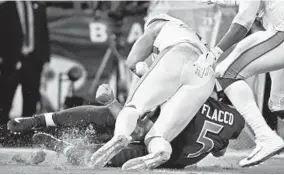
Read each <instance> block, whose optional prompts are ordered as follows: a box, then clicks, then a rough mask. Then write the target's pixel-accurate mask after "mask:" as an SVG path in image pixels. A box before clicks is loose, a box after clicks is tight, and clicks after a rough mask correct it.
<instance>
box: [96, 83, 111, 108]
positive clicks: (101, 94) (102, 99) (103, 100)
mask: <svg viewBox="0 0 284 175" xmlns="http://www.w3.org/2000/svg"><path fill="white" fill-rule="evenodd" d="M96 100H97V101H98V102H99V103H100V104H103V105H107V104H109V103H111V102H112V101H113V100H114V94H113V91H112V89H111V88H110V86H109V85H108V84H102V85H100V86H99V88H98V90H97V93H96Z"/></svg>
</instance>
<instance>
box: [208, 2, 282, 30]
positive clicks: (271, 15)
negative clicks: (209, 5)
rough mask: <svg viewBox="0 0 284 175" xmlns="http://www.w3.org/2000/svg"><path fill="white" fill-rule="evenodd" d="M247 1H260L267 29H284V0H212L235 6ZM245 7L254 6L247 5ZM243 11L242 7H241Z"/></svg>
mask: <svg viewBox="0 0 284 175" xmlns="http://www.w3.org/2000/svg"><path fill="white" fill-rule="evenodd" d="M246 1H255V2H257V1H258V2H259V9H258V14H257V15H258V16H257V17H259V18H262V20H263V25H264V27H265V28H266V29H267V30H275V31H284V1H283V0H211V2H213V3H217V4H220V5H227V6H234V5H240V6H241V5H242V4H245V2H246ZM244 7H245V8H253V7H246V5H244ZM239 11H241V9H239Z"/></svg>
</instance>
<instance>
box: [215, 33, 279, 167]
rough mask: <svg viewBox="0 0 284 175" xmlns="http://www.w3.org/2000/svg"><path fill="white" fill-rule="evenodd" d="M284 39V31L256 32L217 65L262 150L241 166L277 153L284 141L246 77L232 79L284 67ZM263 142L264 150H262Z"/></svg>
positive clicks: (229, 95) (225, 87)
mask: <svg viewBox="0 0 284 175" xmlns="http://www.w3.org/2000/svg"><path fill="white" fill-rule="evenodd" d="M283 41H284V33H282V32H277V33H273V32H256V33H254V34H252V35H250V36H248V37H247V38H245V39H244V41H242V42H240V43H239V44H238V45H237V47H236V49H235V50H234V51H233V52H232V53H231V54H230V55H229V56H228V58H227V59H226V60H224V61H223V62H221V63H220V64H219V65H217V68H216V72H217V73H220V74H221V75H222V78H224V79H221V80H220V82H221V84H222V85H223V87H224V89H225V93H226V94H227V96H228V97H229V99H230V100H231V102H232V103H233V105H234V106H235V107H236V109H237V110H238V111H239V113H240V114H241V115H243V116H244V118H245V120H246V121H247V123H248V124H249V125H250V126H251V128H252V129H253V131H254V133H255V135H256V140H257V142H256V143H257V147H256V149H257V150H258V153H257V154H254V155H251V156H249V157H248V158H247V159H244V160H243V161H241V162H240V165H241V166H251V165H254V164H258V163H260V162H262V161H264V160H266V159H267V158H269V157H270V156H273V155H275V154H276V152H278V151H279V150H281V149H282V148H283V147H284V142H283V140H282V139H281V138H280V137H279V136H277V134H276V133H274V132H273V131H272V130H271V129H270V128H269V127H268V125H267V123H266V122H265V120H264V118H263V116H262V113H261V111H260V110H259V108H258V107H257V105H256V102H255V99H254V96H253V92H252V90H251V89H250V87H249V86H248V85H247V84H246V83H245V82H244V81H243V80H241V81H235V82H234V83H232V81H230V80H232V79H235V80H237V79H245V78H248V77H250V76H252V75H256V74H259V73H264V72H269V71H272V70H277V69H280V68H283V67H284V61H283V60H284V55H283V54H281V50H283V49H284V42H283ZM228 80H229V81H228ZM261 145H262V149H259V148H260V147H259V146H261ZM263 145H265V146H263Z"/></svg>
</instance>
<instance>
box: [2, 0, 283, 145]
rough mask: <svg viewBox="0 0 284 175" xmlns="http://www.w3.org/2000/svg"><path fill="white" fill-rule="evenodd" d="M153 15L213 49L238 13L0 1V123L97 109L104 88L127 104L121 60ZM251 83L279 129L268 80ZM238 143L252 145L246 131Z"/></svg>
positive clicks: (189, 4) (213, 8)
mask: <svg viewBox="0 0 284 175" xmlns="http://www.w3.org/2000/svg"><path fill="white" fill-rule="evenodd" d="M157 13H167V14H170V15H172V16H174V17H177V18H179V19H181V20H183V21H184V22H185V23H187V24H188V25H190V26H191V27H192V28H194V29H195V30H196V31H197V33H199V35H200V36H201V37H202V38H203V39H204V40H205V41H206V42H207V43H208V44H209V45H211V46H214V45H215V44H216V43H217V42H218V41H219V40H220V38H221V37H222V36H223V35H224V34H225V32H226V31H227V30H228V28H229V26H230V22H231V21H232V19H233V17H234V16H235V14H236V9H235V8H224V7H220V6H217V5H210V6H208V5H206V4H201V3H198V2H197V1H167V0H156V1H47V2H45V1H22V2H20V3H19V2H18V1H17V2H16V1H1V2H0V21H1V20H2V23H4V22H5V23H6V25H5V27H2V26H1V27H0V84H1V87H0V96H1V98H0V123H1V124H6V122H7V120H8V119H9V118H11V117H17V116H29V115H32V114H34V113H42V112H53V111H58V110H62V109H65V108H70V107H74V106H79V105H84V104H95V105H97V102H96V101H95V92H96V89H97V87H98V86H99V85H100V84H102V83H108V84H110V85H111V87H112V89H113V90H114V92H115V95H116V97H117V98H118V100H119V101H120V102H121V103H124V102H125V100H126V97H127V94H128V90H129V87H130V86H131V80H132V74H131V73H130V71H129V70H128V69H127V68H126V67H125V65H124V62H125V59H126V57H127V54H128V53H129V51H130V49H131V46H132V44H133V43H134V42H135V40H136V39H137V38H139V36H141V35H142V34H143V25H144V22H145V20H146V19H147V17H149V16H151V15H155V14H157ZM8 18H9V20H7V19H8ZM16 29H18V31H17V30H16ZM13 32H14V33H16V34H19V33H20V34H19V36H18V35H15V34H14V33H13ZM15 43H18V44H15ZM22 43H24V44H22ZM248 82H249V84H250V85H251V87H252V88H253V90H254V92H255V95H256V99H257V102H258V105H259V106H260V108H261V109H263V112H264V113H265V116H267V119H268V123H269V124H270V126H271V127H273V128H274V129H276V128H277V125H278V124H279V123H277V122H276V121H277V118H276V117H275V116H272V117H271V115H272V114H271V113H270V112H269V110H268V108H267V105H266V104H267V98H268V94H269V88H268V87H270V84H269V83H270V80H269V77H268V76H267V75H258V76H256V77H252V78H251V79H249V80H248ZM1 88H2V89H1ZM1 93H2V94H1ZM240 137H241V139H242V138H243V141H242V142H241V143H238V144H237V146H236V147H244V146H240V144H244V145H246V146H252V144H253V142H252V141H251V140H252V139H253V136H252V133H251V132H249V129H245V134H243V135H242V136H240Z"/></svg>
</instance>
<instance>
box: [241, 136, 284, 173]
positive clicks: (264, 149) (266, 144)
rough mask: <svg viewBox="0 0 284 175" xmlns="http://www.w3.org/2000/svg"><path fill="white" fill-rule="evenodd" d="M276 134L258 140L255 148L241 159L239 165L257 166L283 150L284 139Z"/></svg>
mask: <svg viewBox="0 0 284 175" xmlns="http://www.w3.org/2000/svg"><path fill="white" fill-rule="evenodd" d="M275 135H276V134H275ZM275 135H274V136H272V137H269V138H267V139H266V140H263V141H256V147H255V149H254V150H253V151H252V153H251V154H250V155H249V156H248V157H247V158H245V159H243V160H241V161H240V163H239V165H240V166H241V167H249V166H255V165H258V164H260V163H262V162H264V161H265V160H267V159H269V158H270V157H273V156H275V155H276V154H279V153H280V152H282V151H283V150H284V141H283V140H282V139H281V138H280V137H279V136H278V135H276V136H275Z"/></svg>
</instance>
